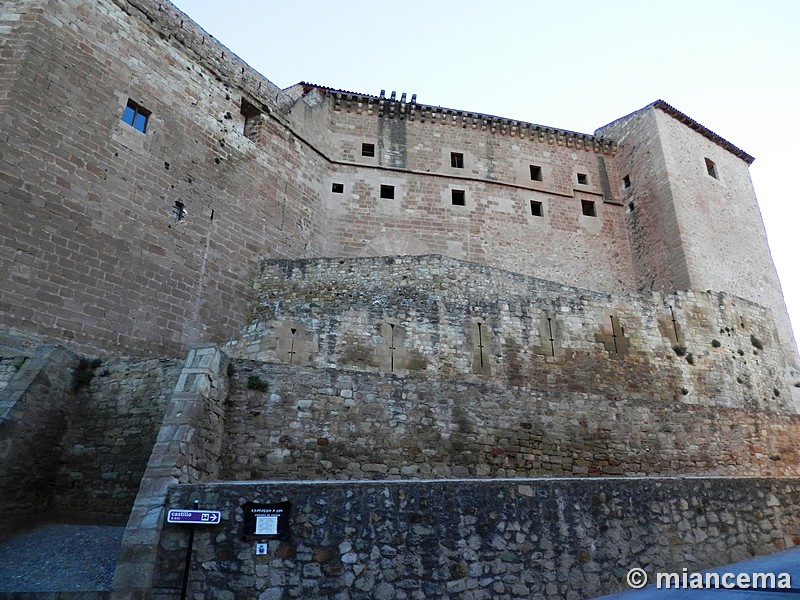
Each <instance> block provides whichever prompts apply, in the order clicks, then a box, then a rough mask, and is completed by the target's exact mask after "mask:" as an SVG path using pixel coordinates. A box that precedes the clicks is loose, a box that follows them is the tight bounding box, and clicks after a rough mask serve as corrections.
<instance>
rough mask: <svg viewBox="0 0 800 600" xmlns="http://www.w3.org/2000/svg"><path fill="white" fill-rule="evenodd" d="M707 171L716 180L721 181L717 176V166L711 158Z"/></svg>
mask: <svg viewBox="0 0 800 600" xmlns="http://www.w3.org/2000/svg"><path fill="white" fill-rule="evenodd" d="M706 171H708V174H709V175H711V177H713V178H714V179H719V175H718V174H717V165H716V163H715V162H714V161H713V160H711V159H710V158H707V159H706Z"/></svg>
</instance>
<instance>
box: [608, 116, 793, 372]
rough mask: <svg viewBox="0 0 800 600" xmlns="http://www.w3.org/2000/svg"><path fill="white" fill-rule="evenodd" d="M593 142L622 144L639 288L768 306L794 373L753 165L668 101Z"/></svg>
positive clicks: (616, 125) (624, 187)
mask: <svg viewBox="0 0 800 600" xmlns="http://www.w3.org/2000/svg"><path fill="white" fill-rule="evenodd" d="M596 134H597V135H602V136H606V137H608V138H611V139H614V140H615V141H617V142H618V143H619V152H618V154H617V157H616V158H617V162H618V165H617V166H618V170H619V173H620V182H621V183H620V187H621V189H620V194H621V197H622V200H623V201H624V202H625V204H626V206H627V208H628V223H629V227H630V236H631V251H632V256H633V268H634V273H635V276H636V279H637V285H638V286H639V289H641V290H647V289H654V290H680V289H689V290H715V291H722V292H726V293H729V294H733V295H736V296H739V297H742V298H746V299H748V300H751V301H753V302H756V303H758V304H761V305H763V306H766V307H768V308H769V309H770V310H772V312H773V315H774V318H775V323H776V326H777V329H778V332H779V335H780V338H781V339H780V342H781V345H782V346H784V347H785V348H786V353H787V360H788V361H789V362H790V363H792V364H794V365H797V363H798V357H797V346H796V343H795V340H794V335H793V333H792V328H791V324H790V322H789V315H788V312H787V310H786V305H785V303H784V300H783V293H782V290H781V285H780V281H779V280H778V274H777V272H776V270H775V265H774V263H773V261H772V256H771V254H770V251H769V245H768V243H767V236H766V232H765V230H764V223H763V221H762V219H761V213H760V212H759V209H758V203H757V201H756V196H755V192H754V190H753V184H752V182H751V180H750V173H749V170H748V167H749V166H750V164H751V163H752V162H753V160H754V158H753V157H752V156H750V155H749V154H747V153H746V152H744V151H742V150H740V149H739V148H737V147H736V146H734V145H733V144H731V143H730V142H728V141H727V140H725V139H723V138H721V137H720V136H718V135H717V134H715V133H714V132H712V131H710V130H709V129H707V128H705V127H703V126H702V125H700V124H699V123H697V122H696V121H694V120H693V119H691V118H690V117H688V116H686V115H685V114H683V113H681V112H680V111H678V110H676V109H675V108H674V107H672V106H670V105H669V104H667V103H666V102H664V101H663V100H658V101H656V102H654V103H652V104H650V105H648V106H646V107H644V108H642V109H641V110H638V111H636V112H634V113H632V114H630V115H628V116H625V117H622V118H621V119H618V120H616V121H614V122H612V123H610V124H608V125H606V126H604V127H601V128H600V129H598V130H597V132H596ZM743 326H744V327H746V323H745V324H744V325H743Z"/></svg>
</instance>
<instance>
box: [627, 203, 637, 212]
mask: <svg viewBox="0 0 800 600" xmlns="http://www.w3.org/2000/svg"><path fill="white" fill-rule="evenodd" d="M635 208H636V207H635V206H634V205H633V202H631V203H630V204H628V210H629V211H631V212H633V210H634V209H635Z"/></svg>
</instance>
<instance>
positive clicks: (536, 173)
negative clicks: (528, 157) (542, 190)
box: [531, 165, 542, 181]
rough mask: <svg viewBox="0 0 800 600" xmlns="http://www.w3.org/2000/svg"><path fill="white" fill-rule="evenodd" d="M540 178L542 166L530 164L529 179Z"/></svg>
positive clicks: (536, 179) (537, 179) (535, 179)
mask: <svg viewBox="0 0 800 600" xmlns="http://www.w3.org/2000/svg"><path fill="white" fill-rule="evenodd" d="M541 180H542V167H540V166H538V165H531V181H541Z"/></svg>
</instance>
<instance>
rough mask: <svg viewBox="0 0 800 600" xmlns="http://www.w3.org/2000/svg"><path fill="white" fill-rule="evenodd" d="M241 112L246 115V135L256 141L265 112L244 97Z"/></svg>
mask: <svg viewBox="0 0 800 600" xmlns="http://www.w3.org/2000/svg"><path fill="white" fill-rule="evenodd" d="M241 112H242V115H244V137H246V138H247V139H248V140H252V141H254V142H255V141H256V139H258V131H259V129H260V128H261V119H262V117H263V113H262V112H261V111H260V110H258V108H256V107H255V106H254V105H253V104H251V103H250V102H248V101H247V100H245V99H244V98H242V109H241Z"/></svg>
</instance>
